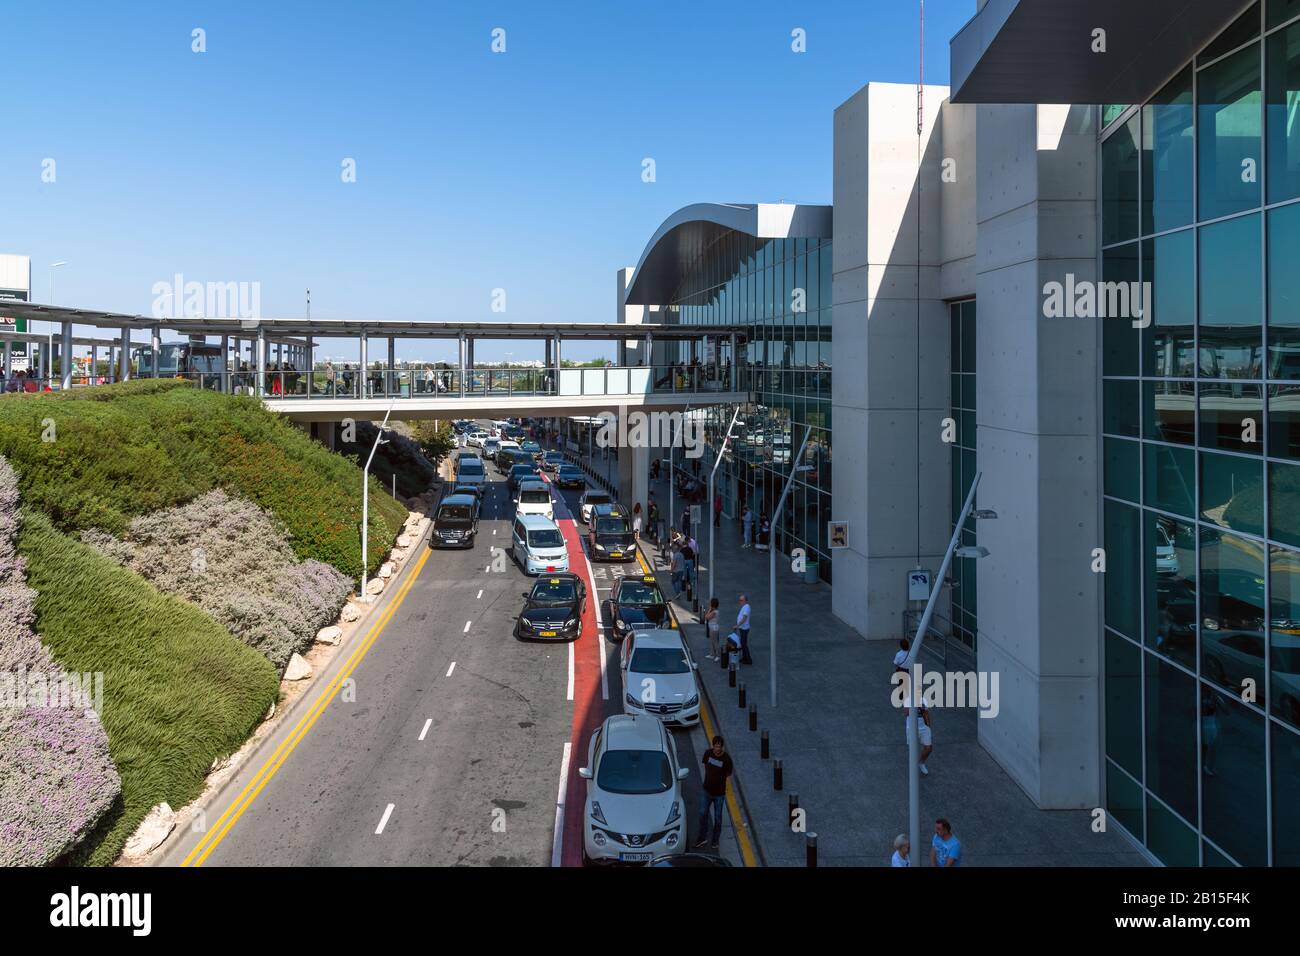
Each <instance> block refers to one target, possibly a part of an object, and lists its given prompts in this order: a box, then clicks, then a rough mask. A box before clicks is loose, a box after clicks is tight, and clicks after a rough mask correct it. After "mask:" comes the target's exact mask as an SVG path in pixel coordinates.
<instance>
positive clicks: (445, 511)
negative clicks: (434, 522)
mask: <svg viewBox="0 0 1300 956" xmlns="http://www.w3.org/2000/svg"><path fill="white" fill-rule="evenodd" d="M471 517H473V512H472V511H471V509H470V506H469V505H443V506H442V507H441V508H439V509H438V520H439V521H468V520H469V519H470V518H471Z"/></svg>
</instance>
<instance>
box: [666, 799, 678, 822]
mask: <svg viewBox="0 0 1300 956" xmlns="http://www.w3.org/2000/svg"><path fill="white" fill-rule="evenodd" d="M681 818H682V805H681V804H680V803H678V802H677V801H676V800H674V801H673V808H672V809H671V810H669V811H668V819H667V820H665V821H664V826H666V827H670V826H672V825H673V824H674V823H676V822H677V821H678V820H680V819H681Z"/></svg>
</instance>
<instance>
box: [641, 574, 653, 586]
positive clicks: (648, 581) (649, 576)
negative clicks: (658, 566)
mask: <svg viewBox="0 0 1300 956" xmlns="http://www.w3.org/2000/svg"><path fill="white" fill-rule="evenodd" d="M641 580H642V581H644V582H645V583H646V584H654V583H655V576H654V575H653V574H646V575H643V576H642V578H641Z"/></svg>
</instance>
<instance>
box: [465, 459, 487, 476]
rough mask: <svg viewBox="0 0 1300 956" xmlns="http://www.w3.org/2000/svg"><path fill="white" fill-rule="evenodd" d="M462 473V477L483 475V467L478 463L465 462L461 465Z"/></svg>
mask: <svg viewBox="0 0 1300 956" xmlns="http://www.w3.org/2000/svg"><path fill="white" fill-rule="evenodd" d="M460 473H461V474H462V475H481V474H483V466H482V465H481V464H479V463H478V462H477V461H469V460H463V461H461V463H460Z"/></svg>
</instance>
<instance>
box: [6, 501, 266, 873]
mask: <svg viewBox="0 0 1300 956" xmlns="http://www.w3.org/2000/svg"><path fill="white" fill-rule="evenodd" d="M18 547H19V553H20V554H21V555H22V556H23V557H24V558H25V559H26V562H27V583H28V584H29V585H30V586H31V587H32V588H34V589H35V590H36V592H37V598H36V626H37V630H38V631H39V633H40V634H41V636H42V638H43V640H44V642H45V644H46V646H48V647H49V648H50V650H51V651H52V652H53V654H54V657H55V659H56V660H57V661H58V663H59V664H60V665H61V666H62V667H64V668H65V669H67V670H68V671H72V672H80V673H95V672H103V674H104V708H103V710H104V712H103V714H101V715H100V716H101V718H102V721H103V726H104V729H105V730H106V731H107V732H108V747H109V753H110V754H111V756H112V758H113V762H114V763H115V764H116V766H117V769H118V773H119V774H120V775H121V778H122V793H121V796H120V797H119V799H118V800H117V801H115V802H114V804H113V806H112V808H111V809H110V810H109V811H108V813H107V814H106V815H105V816H104V817H103V819H101V821H100V823H99V825H98V826H97V827H96V828H95V829H94V830H93V831H92V833H91V835H90V836H89V837H88V838H87V840H86V841H85V842H84V843H82V844H81V846H80V847H78V849H77V850H76V851H75V852H74V854H73V860H72V862H74V863H78V864H86V865H107V864H109V863H111V862H113V860H114V859H115V858H116V857H117V855H118V854H119V853H120V852H121V849H122V846H123V845H124V844H125V843H126V840H127V838H128V837H129V836H130V835H131V833H132V832H134V830H135V828H136V827H137V826H139V824H140V821H141V820H142V819H143V818H144V816H145V814H147V813H148V812H149V810H150V808H151V807H153V806H154V805H155V804H158V803H161V802H163V801H166V802H167V803H169V804H170V805H171V806H173V807H180V806H183V805H184V804H186V803H189V802H190V801H191V800H193V799H194V798H196V797H197V796H199V794H200V793H201V792H202V791H203V787H204V782H205V777H206V775H207V772H208V770H209V768H210V767H211V765H212V761H213V760H214V759H215V758H218V757H224V756H226V755H228V754H230V753H233V752H234V751H235V750H236V749H238V748H239V746H240V745H241V744H243V742H244V741H245V740H246V739H247V738H248V736H249V734H250V733H252V731H253V728H254V727H256V726H257V723H258V722H259V721H260V720H261V718H262V715H263V714H265V713H266V710H267V708H268V707H269V706H270V705H271V703H272V702H273V701H274V700H275V699H276V695H277V692H278V679H277V675H276V671H275V668H274V667H273V666H272V665H271V664H270V662H269V661H267V660H266V659H265V658H264V657H262V656H261V655H260V654H258V653H257V652H256V651H254V650H253V649H252V648H249V647H246V646H245V645H244V644H242V643H240V642H239V641H238V640H236V639H235V638H234V637H232V636H231V635H230V634H229V633H228V632H226V631H225V630H224V629H223V628H221V627H220V626H219V625H218V624H217V623H216V622H215V621H213V620H212V619H211V618H210V617H208V616H207V615H206V614H204V613H203V612H202V611H200V610H198V609H197V608H195V607H194V606H193V605H191V604H188V603H186V602H185V601H182V600H179V599H177V598H172V597H168V596H166V595H164V594H161V593H159V592H158V591H157V590H155V589H154V588H153V587H152V586H151V585H150V584H149V583H148V582H146V581H144V580H142V579H141V578H140V577H138V576H136V575H135V574H132V573H131V572H130V571H128V570H126V569H125V568H122V567H119V566H118V565H117V564H115V563H114V562H113V561H111V560H110V559H109V558H107V557H104V556H103V555H101V554H98V553H96V552H95V551H94V550H92V549H91V548H89V547H87V546H86V545H83V544H81V543H80V542H78V541H74V540H72V539H71V538H69V537H67V536H66V535H64V534H61V533H60V532H59V531H57V530H56V529H55V528H54V527H53V525H52V524H51V523H50V521H49V520H48V519H47V518H46V517H45V516H44V515H43V514H41V513H40V512H37V511H34V510H32V509H30V508H26V507H25V508H24V509H23V512H22V524H21V531H20V533H19V538H18Z"/></svg>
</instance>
